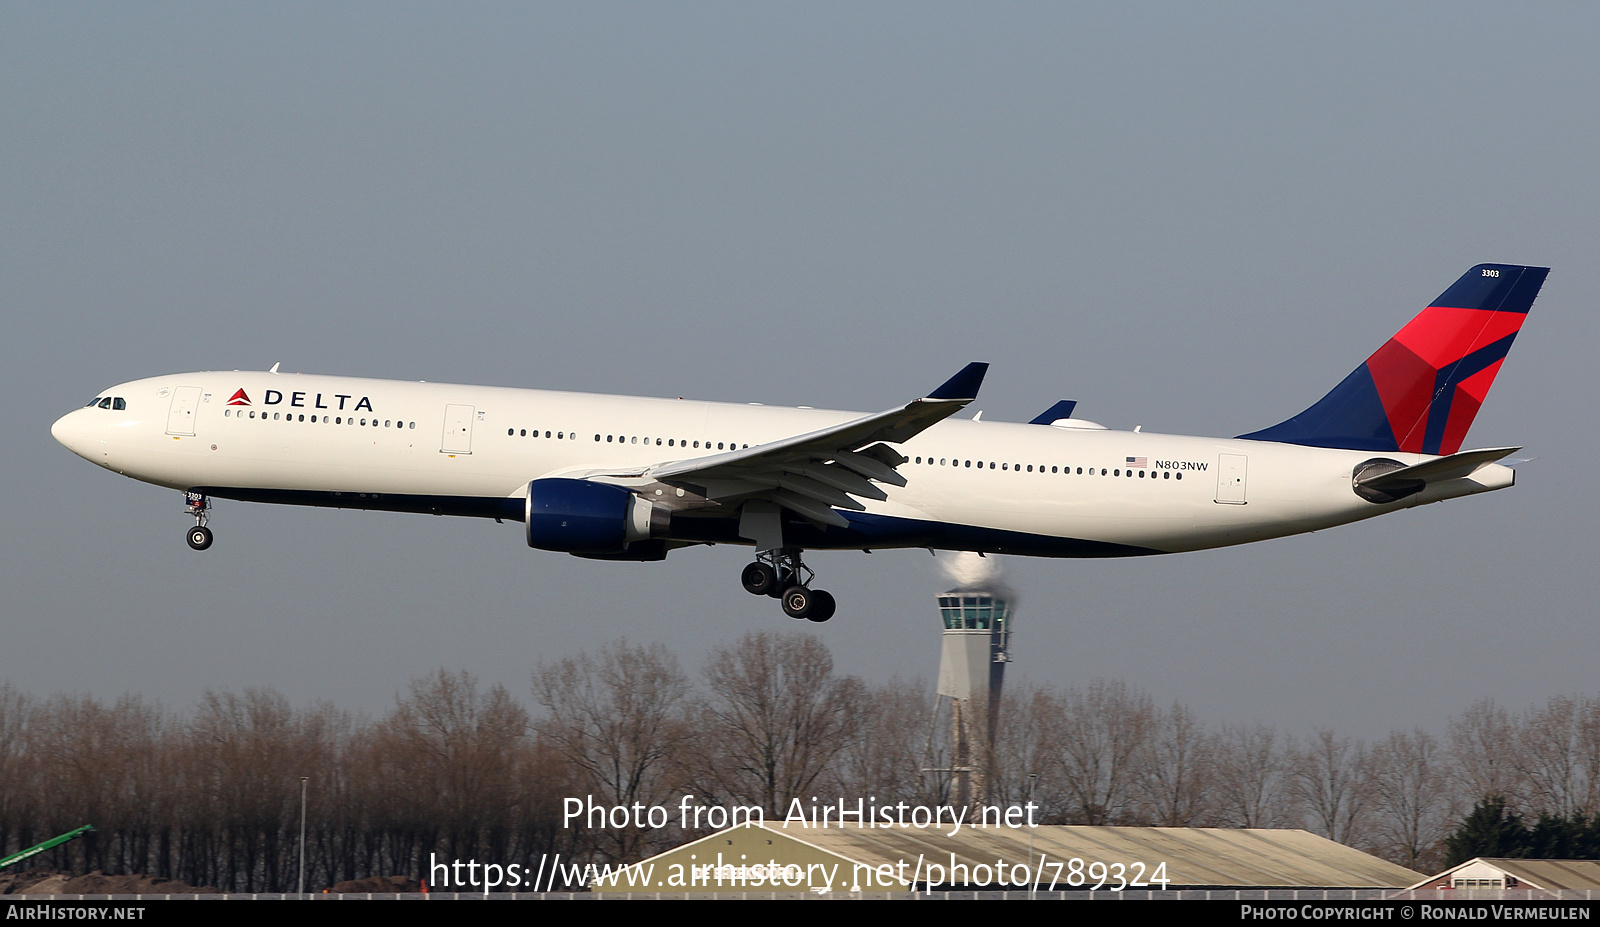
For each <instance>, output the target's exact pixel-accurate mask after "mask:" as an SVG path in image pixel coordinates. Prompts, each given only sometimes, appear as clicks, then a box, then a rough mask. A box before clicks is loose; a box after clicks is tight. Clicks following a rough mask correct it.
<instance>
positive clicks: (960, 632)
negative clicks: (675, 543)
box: [935, 588, 1011, 807]
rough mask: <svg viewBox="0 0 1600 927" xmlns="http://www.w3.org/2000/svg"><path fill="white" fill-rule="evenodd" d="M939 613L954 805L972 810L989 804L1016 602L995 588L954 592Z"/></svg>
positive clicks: (941, 600) (941, 694)
mask: <svg viewBox="0 0 1600 927" xmlns="http://www.w3.org/2000/svg"><path fill="white" fill-rule="evenodd" d="M939 615H940V617H941V618H943V619H944V651H943V655H942V656H941V657H940V659H939V701H940V702H941V703H945V702H948V703H949V706H950V743H951V751H950V752H951V757H950V771H951V774H952V782H951V785H952V788H951V794H950V801H951V803H952V804H954V805H956V806H957V807H969V806H971V805H974V804H982V803H984V802H985V801H986V800H987V794H986V793H987V784H988V770H989V768H990V766H991V757H992V756H993V755H994V740H993V732H994V729H995V721H996V719H997V716H998V709H999V705H1000V686H1001V683H1002V682H1003V681H1004V678H1005V669H1006V663H1007V662H1008V661H1009V659H1010V657H1009V656H1008V653H1009V648H1010V644H1011V603H1010V601H1009V600H1008V599H1007V598H1006V597H1005V596H1004V595H1003V594H1002V593H1001V592H999V591H997V590H996V589H994V588H960V589H952V590H951V591H949V592H946V593H944V594H942V595H940V596H939ZM943 707H944V706H943V704H941V705H940V708H941V709H942V708H943ZM935 717H936V718H937V714H936V715H935Z"/></svg>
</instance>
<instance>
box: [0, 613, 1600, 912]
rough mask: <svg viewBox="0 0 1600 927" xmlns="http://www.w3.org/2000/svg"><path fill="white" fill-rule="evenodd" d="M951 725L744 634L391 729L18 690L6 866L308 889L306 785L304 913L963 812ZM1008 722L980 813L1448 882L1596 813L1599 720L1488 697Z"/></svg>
mask: <svg viewBox="0 0 1600 927" xmlns="http://www.w3.org/2000/svg"><path fill="white" fill-rule="evenodd" d="M934 705H935V699H934V697H933V695H932V692H931V690H930V688H929V687H928V686H927V685H925V684H923V683H921V682H914V683H907V682H902V681H898V680H897V681H891V682H889V683H887V684H885V685H881V686H872V685H869V684H867V683H865V682H863V681H862V680H860V679H857V678H855V677H851V676H842V675H839V674H837V673H835V672H834V668H833V659H832V656H831V655H830V654H829V652H828V650H827V648H826V646H825V645H823V644H822V643H821V641H820V640H819V639H817V638H816V637H813V636H810V635H805V634H795V635H779V634H751V635H747V636H746V637H744V638H742V639H741V640H739V641H738V642H736V643H734V644H732V645H730V646H728V647H722V648H717V649H714V650H713V651H712V652H710V653H709V654H707V657H706V660H705V662H704V665H703V669H702V670H701V671H700V673H699V675H698V676H695V677H691V676H690V675H689V674H688V673H687V672H685V671H684V670H683V669H682V668H681V666H680V664H679V662H678V659H677V657H676V656H675V655H674V654H672V653H671V652H670V651H668V650H666V649H665V648H664V647H661V646H659V645H654V646H638V645H633V644H629V643H627V642H626V641H617V642H613V643H610V644H607V645H605V646H603V647H601V648H599V649H598V650H596V651H594V652H591V653H587V654H584V655H581V656H578V657H574V658H571V659H566V660H561V661H558V662H554V663H547V664H542V665H540V666H537V667H535V668H534V669H533V671H532V673H531V679H530V686H529V689H528V690H527V692H526V693H517V694H514V693H513V692H511V691H509V690H507V689H506V688H504V687H501V686H489V687H484V686H481V685H479V684H478V683H477V681H476V680H475V679H474V678H473V677H472V676H471V675H469V674H467V673H453V672H449V671H445V670H440V671H438V672H436V673H434V674H432V675H430V676H427V677H424V678H421V679H417V680H415V681H413V682H412V683H411V685H410V686H409V687H408V688H407V690H406V691H405V693H404V694H403V695H401V696H400V697H399V698H398V699H397V701H396V705H395V707H394V709H393V710H392V711H391V712H389V713H388V714H387V715H385V716H383V717H381V718H377V719H372V718H365V717H359V716H355V715H352V714H351V713H349V712H346V711H342V710H340V709H338V708H336V707H333V706H329V705H314V706H309V707H300V708H296V707H294V706H291V705H290V704H289V702H288V700H287V699H286V698H284V696H283V695H281V694H279V693H277V692H273V691H261V690H249V691H246V692H243V693H231V692H223V693H211V694H208V695H207V696H206V697H205V698H204V699H203V700H202V701H201V702H200V704H199V705H197V706H196V707H195V708H194V709H193V710H192V711H190V712H188V713H179V712H173V711H169V710H166V709H163V708H161V707H159V706H157V705H153V704H151V703H148V702H145V701H143V700H142V699H140V698H138V697H136V696H126V697H123V698H121V699H118V700H116V701H113V702H106V701H100V700H97V699H94V698H88V697H70V696H56V697H53V698H49V699H37V698H34V697H32V696H29V695H26V694H23V693H19V692H17V691H15V690H14V689H12V688H11V687H9V686H6V685H3V684H0V782H4V787H3V788H0V850H3V851H4V852H7V853H9V852H13V851H15V850H17V849H21V848H24V847H27V846H30V845H32V844H34V843H38V842H40V841H42V840H44V839H46V838H48V837H50V836H53V835H55V834H58V833H62V832H65V831H67V830H71V829H72V828H75V827H77V826H79V825H81V824H86V823H87V824H93V825H95V827H96V828H97V829H98V832H97V833H96V834H95V835H93V836H92V837H90V838H86V839H82V840H78V841H76V842H74V843H71V844H68V845H66V846H64V847H61V848H59V849H56V850H53V851H51V852H50V853H48V854H45V855H43V856H40V857H37V858H36V860H35V861H33V863H32V864H37V865H45V866H53V867H57V868H63V869H70V870H75V871H80V872H87V871H90V870H94V869H99V870H103V871H106V872H113V873H148V874H150V875H154V876H161V877H166V878H173V879H178V880H181V881H184V882H188V883H190V884H193V885H205V886H211V887H215V888H218V889H223V890H231V891H286V890H287V891H292V890H294V888H295V882H296V879H297V876H298V871H299V870H298V852H299V835H300V826H301V821H300V811H301V802H300V796H301V779H302V777H305V779H306V783H305V785H306V796H307V800H306V818H305V834H306V868H307V888H308V889H309V890H313V891H315V890H319V889H321V888H322V887H325V886H329V885H332V884H335V883H337V882H341V881H345V880H350V879H359V878H367V877H370V876H384V875H396V874H399V875H411V876H419V875H426V873H427V870H428V865H429V862H430V860H432V859H434V858H435V857H437V859H439V860H443V861H454V860H463V861H464V860H469V859H475V860H478V861H480V862H485V861H488V862H496V863H501V864H509V863H520V864H522V865H529V866H535V867H536V866H537V865H538V861H539V858H540V857H541V856H542V855H548V856H549V857H553V856H554V854H557V853H559V854H561V858H562V860H563V861H565V862H582V861H591V860H592V861H597V862H599V861H605V862H616V861H631V860H636V859H640V858H642V857H644V856H646V855H649V854H651V853H654V852H657V851H660V850H662V849H665V848H667V847H669V846H673V845H676V844H677V843H678V842H680V841H682V840H684V839H686V838H688V837H692V836H695V835H696V834H695V832H694V831H693V828H692V827H691V828H690V829H689V830H688V831H685V830H684V829H683V828H681V827H680V826H679V824H680V823H681V822H680V821H679V820H678V818H677V809H678V808H679V807H680V805H681V803H683V802H684V801H686V800H687V801H688V802H689V803H690V804H691V805H694V806H702V807H705V806H732V805H743V806H750V805H754V806H759V807H761V808H763V809H765V812H766V814H767V816H768V817H769V818H776V819H781V818H782V817H783V816H784V813H785V811H786V810H787V809H788V808H789V807H790V803H791V801H793V800H794V799H799V800H800V801H801V802H803V803H805V804H807V805H809V804H810V803H811V802H812V800H813V799H818V800H820V801H822V802H837V801H838V800H839V799H840V798H844V799H846V800H849V801H852V802H853V801H854V800H855V799H857V798H868V799H871V800H875V801H876V802H877V803H878V804H879V805H880V806H882V805H885V804H892V803H898V802H902V801H903V802H906V803H908V804H911V805H924V806H928V805H938V804H944V803H947V802H948V801H949V800H950V796H951V794H952V782H951V778H950V776H951V774H950V773H949V772H948V769H949V767H950V766H952V765H953V764H952V762H951V756H950V746H949V731H948V723H947V721H945V720H944V719H943V718H935V716H934ZM996 723H997V727H996V731H995V733H996V735H997V736H996V738H995V741H996V744H997V746H996V748H995V750H994V752H993V753H992V754H991V755H987V756H984V757H980V758H979V760H978V763H977V765H978V766H979V767H980V778H981V779H982V780H983V782H984V785H985V786H986V789H987V801H988V802H989V803H991V804H996V803H999V804H1012V803H1021V802H1024V801H1027V800H1029V799H1031V800H1032V801H1034V802H1036V803H1037V804H1038V805H1039V806H1040V807H1041V809H1042V819H1043V820H1044V821H1045V822H1047V823H1084V824H1157V825H1166V826H1216V827H1305V828H1307V829H1309V830H1312V831H1314V832H1316V833H1319V834H1322V835H1324V836H1328V837H1331V838H1332V839H1335V840H1338V841H1340V842H1343V843H1346V844H1349V845H1352V846H1356V847H1359V848H1362V849H1366V850H1369V851H1372V852H1375V853H1377V854H1379V855H1381V856H1384V857H1385V858H1388V859H1391V860H1393V861H1395V862H1397V863H1400V864H1402V865H1406V866H1411V867H1413V868H1419V869H1424V870H1432V869H1437V868H1441V867H1442V866H1443V864H1444V862H1445V860H1446V858H1447V854H1449V853H1450V852H1451V850H1452V849H1453V848H1454V847H1453V846H1447V838H1448V837H1450V836H1451V834H1452V833H1453V832H1455V831H1457V829H1458V827H1459V826H1460V825H1461V824H1462V822H1463V818H1464V817H1465V816H1466V815H1467V813H1468V811H1469V810H1470V809H1472V808H1473V807H1474V805H1475V804H1478V803H1480V802H1481V800H1483V799H1485V798H1490V797H1492V798H1493V799H1494V800H1495V801H1498V802H1499V803H1500V804H1499V805H1498V806H1497V807H1498V808H1499V809H1500V811H1499V813H1501V814H1503V815H1510V816H1512V817H1514V818H1515V820H1516V821H1517V822H1518V826H1521V824H1520V822H1521V821H1522V816H1527V817H1530V818H1536V817H1538V816H1539V815H1545V816H1547V817H1549V818H1552V819H1561V820H1565V821H1569V822H1570V821H1574V820H1584V821H1588V820H1593V819H1594V817H1595V815H1596V814H1597V813H1600V699H1570V698H1558V699H1552V700H1550V701H1549V702H1548V703H1547V704H1546V705H1544V706H1542V707H1538V708H1532V709H1529V710H1527V711H1525V712H1523V713H1522V714H1520V715H1515V716H1514V715H1512V714H1511V713H1510V712H1508V711H1507V710H1505V709H1503V708H1500V707H1499V706H1496V705H1494V704H1493V703H1488V702H1484V703H1479V704H1477V705H1473V706H1471V707H1470V708H1468V709H1467V710H1465V711H1464V712H1463V713H1462V714H1461V715H1460V716H1458V717H1457V718H1456V719H1455V720H1454V721H1452V723H1451V724H1450V728H1449V730H1448V732H1447V733H1446V734H1445V735H1444V736H1443V737H1442V738H1438V737H1435V736H1434V735H1432V734H1430V733H1427V732H1425V731H1420V730H1418V731H1396V732H1394V733H1392V734H1390V735H1389V736H1388V737H1386V738H1384V739H1382V740H1379V741H1375V742H1365V741H1360V740H1357V739H1354V738H1349V737H1341V736H1338V735H1337V734H1336V733H1334V732H1332V731H1316V732H1314V733H1312V734H1311V735H1310V736H1309V737H1295V736H1291V735H1290V734H1288V733H1285V732H1282V731H1278V730H1276V729H1273V728H1270V727H1265V726H1260V725H1256V726H1248V725H1246V726H1235V725H1222V726H1220V727H1212V728H1208V727H1206V726H1204V725H1202V724H1200V723H1199V722H1198V721H1196V720H1195V718H1194V717H1193V715H1192V714H1191V713H1190V712H1189V711H1188V710H1187V709H1186V708H1184V707H1183V706H1182V705H1177V704H1175V705H1172V706H1170V707H1160V706H1157V705H1156V704H1155V703H1154V702H1153V701H1152V699H1151V698H1150V697H1149V696H1148V695H1146V694H1144V693H1142V692H1139V691H1138V690H1136V689H1133V688H1130V687H1128V686H1125V685H1123V684H1121V683H1116V682H1105V681H1095V682H1091V683H1089V684H1087V685H1084V686H1076V687H1068V688H1057V687H1049V686H1039V687H1032V688H1028V687H1024V686H1017V685H1013V686H1012V687H1011V688H1010V690H1009V692H1008V697H1007V698H1006V699H1005V701H1004V702H1003V703H1002V705H1001V706H1000V710H999V712H998V720H997V722H996ZM588 796H592V797H593V800H594V801H595V802H597V803H599V804H601V805H604V806H608V807H614V806H624V807H628V808H630V809H631V808H634V807H635V806H638V807H643V808H650V807H662V808H666V809H670V810H671V812H672V815H671V817H670V819H669V821H668V826H666V827H648V826H645V827H641V826H636V825H635V824H634V823H632V822H631V821H630V823H629V824H628V825H627V826H621V827H611V826H608V827H603V828H591V827H587V826H583V824H582V822H581V821H579V822H568V821H566V820H564V819H563V810H564V808H563V801H564V800H565V799H568V798H586V797H588ZM685 796H692V798H690V799H686V798H685ZM629 816H630V818H632V817H636V815H629ZM569 823H570V824H572V825H573V826H567V825H568V824H569ZM690 823H691V825H692V824H693V822H690ZM708 823H714V822H701V826H702V827H704V826H705V825H706V824H708ZM1547 833H1548V831H1547ZM1456 842H1457V843H1459V841H1456ZM1467 845H1468V844H1461V846H1467ZM1472 845H1473V846H1476V844H1472ZM1567 845H1573V846H1576V845H1578V844H1567ZM1473 855H1479V854H1473ZM1484 855H1489V854H1484ZM1508 855H1509V854H1508Z"/></svg>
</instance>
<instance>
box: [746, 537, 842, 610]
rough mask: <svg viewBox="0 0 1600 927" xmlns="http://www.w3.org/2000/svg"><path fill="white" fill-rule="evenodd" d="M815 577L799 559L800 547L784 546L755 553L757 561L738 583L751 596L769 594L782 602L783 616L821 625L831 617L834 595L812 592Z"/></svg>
mask: <svg viewBox="0 0 1600 927" xmlns="http://www.w3.org/2000/svg"><path fill="white" fill-rule="evenodd" d="M815 577H816V574H815V573H813V572H811V568H810V567H808V566H806V565H805V564H804V563H803V562H801V560H800V548H798V547H784V548H781V549H779V550H763V551H760V552H758V553H757V554H756V562H755V563H752V564H750V565H749V566H747V567H745V568H744V572H743V573H741V574H739V582H740V583H742V584H743V585H744V591H745V592H748V593H750V594H751V595H770V596H772V597H773V598H775V599H779V600H781V601H782V603H783V613H784V614H785V615H788V616H789V617H790V618H804V619H806V620H807V621H816V622H823V621H827V620H828V619H829V618H832V617H833V610H834V606H835V603H834V601H833V596H832V595H831V594H829V593H827V592H824V591H823V590H821V589H812V588H811V581H812V579H814V578H815Z"/></svg>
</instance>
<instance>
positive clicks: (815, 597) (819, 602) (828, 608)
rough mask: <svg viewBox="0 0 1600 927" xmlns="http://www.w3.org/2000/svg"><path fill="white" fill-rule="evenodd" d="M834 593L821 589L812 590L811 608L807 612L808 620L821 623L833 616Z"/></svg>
mask: <svg viewBox="0 0 1600 927" xmlns="http://www.w3.org/2000/svg"><path fill="white" fill-rule="evenodd" d="M833 608H834V601H833V594H832V593H829V592H824V591H822V590H821V589H813V590H811V610H810V611H808V612H806V620H807V621H815V622H817V623H819V624H820V623H821V622H824V621H827V620H828V619H829V618H832V617H833Z"/></svg>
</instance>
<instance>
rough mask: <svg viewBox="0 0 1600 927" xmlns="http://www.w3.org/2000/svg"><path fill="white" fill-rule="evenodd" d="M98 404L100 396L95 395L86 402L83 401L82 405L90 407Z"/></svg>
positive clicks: (86, 407)
mask: <svg viewBox="0 0 1600 927" xmlns="http://www.w3.org/2000/svg"><path fill="white" fill-rule="evenodd" d="M99 404H100V397H99V396H96V397H94V398H93V399H91V400H89V401H88V402H86V403H84V404H83V407H84V408H85V409H92V408H94V407H95V406H97V405H99Z"/></svg>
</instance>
